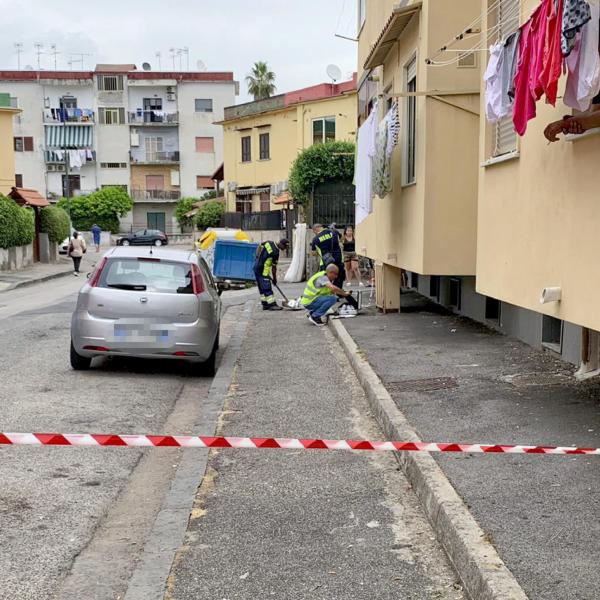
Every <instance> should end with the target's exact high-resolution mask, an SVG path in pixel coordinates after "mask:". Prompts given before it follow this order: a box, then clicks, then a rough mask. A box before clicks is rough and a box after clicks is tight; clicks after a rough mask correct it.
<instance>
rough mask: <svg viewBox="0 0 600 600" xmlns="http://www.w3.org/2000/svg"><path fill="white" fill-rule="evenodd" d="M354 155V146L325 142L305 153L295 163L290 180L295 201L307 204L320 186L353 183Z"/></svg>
mask: <svg viewBox="0 0 600 600" xmlns="http://www.w3.org/2000/svg"><path fill="white" fill-rule="evenodd" d="M354 152H355V146H354V144H353V143H352V142H326V143H325V144H314V145H313V146H311V147H310V148H307V149H306V150H303V151H302V152H301V153H300V154H299V155H298V157H297V158H296V160H295V161H294V164H293V165H292V169H291V171H290V176H289V188H290V193H291V195H292V197H293V198H294V200H296V201H297V202H300V203H302V202H307V201H308V200H309V199H310V196H311V194H312V191H313V188H314V186H315V185H317V184H318V183H325V182H326V181H346V182H348V183H351V182H352V180H353V179H354Z"/></svg>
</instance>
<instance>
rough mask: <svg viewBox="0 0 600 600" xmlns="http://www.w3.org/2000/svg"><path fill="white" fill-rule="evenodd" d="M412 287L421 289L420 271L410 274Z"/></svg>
mask: <svg viewBox="0 0 600 600" xmlns="http://www.w3.org/2000/svg"><path fill="white" fill-rule="evenodd" d="M410 287H411V288H414V289H415V290H418V289H419V274H418V273H411V274H410Z"/></svg>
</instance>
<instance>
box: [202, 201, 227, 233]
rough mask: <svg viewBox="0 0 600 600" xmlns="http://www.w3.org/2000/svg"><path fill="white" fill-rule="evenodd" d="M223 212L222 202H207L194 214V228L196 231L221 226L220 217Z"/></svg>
mask: <svg viewBox="0 0 600 600" xmlns="http://www.w3.org/2000/svg"><path fill="white" fill-rule="evenodd" d="M224 212H225V205H224V204H223V203H222V202H207V203H206V204H203V205H202V206H201V207H200V210H198V213H197V214H196V226H197V227H198V229H208V228H209V227H218V226H219V225H220V224H221V215H222V214H223V213H224Z"/></svg>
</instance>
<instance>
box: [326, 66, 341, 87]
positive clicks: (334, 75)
mask: <svg viewBox="0 0 600 600" xmlns="http://www.w3.org/2000/svg"><path fill="white" fill-rule="evenodd" d="M326 71H327V75H328V76H329V77H330V78H331V79H332V80H333V83H335V82H336V81H339V80H340V79H341V78H342V70H341V69H340V68H339V67H338V66H337V65H327V69H326Z"/></svg>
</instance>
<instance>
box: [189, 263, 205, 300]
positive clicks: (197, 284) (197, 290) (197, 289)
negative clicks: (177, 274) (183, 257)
mask: <svg viewBox="0 0 600 600" xmlns="http://www.w3.org/2000/svg"><path fill="white" fill-rule="evenodd" d="M192 288H193V290H194V294H196V295H198V294H201V293H202V292H203V291H204V281H203V280H202V275H201V273H200V269H199V268H198V267H197V265H194V264H192Z"/></svg>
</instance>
